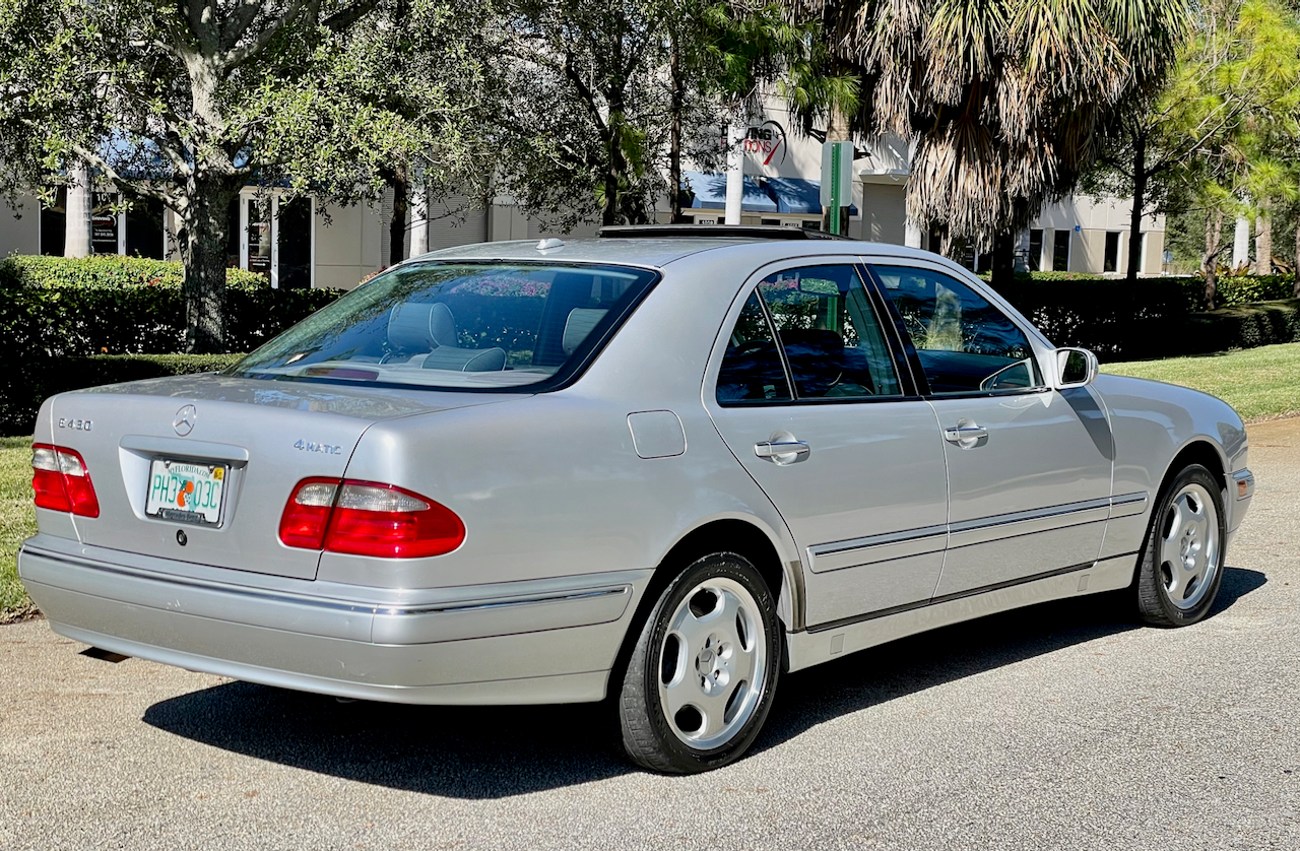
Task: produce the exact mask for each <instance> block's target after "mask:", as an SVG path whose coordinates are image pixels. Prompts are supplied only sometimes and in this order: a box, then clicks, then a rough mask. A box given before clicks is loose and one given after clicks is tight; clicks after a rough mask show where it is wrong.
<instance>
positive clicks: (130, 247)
mask: <svg viewBox="0 0 1300 851" xmlns="http://www.w3.org/2000/svg"><path fill="white" fill-rule="evenodd" d="M164 218H165V213H164V212H163V203H162V202H161V201H159V200H158V199H156V198H137V199H136V200H134V201H132V202H131V208H130V209H129V210H127V211H126V253H127V254H128V255H129V256H131V257H148V258H149V259H151V260H162V259H164V256H165V255H164V254H163V219H164Z"/></svg>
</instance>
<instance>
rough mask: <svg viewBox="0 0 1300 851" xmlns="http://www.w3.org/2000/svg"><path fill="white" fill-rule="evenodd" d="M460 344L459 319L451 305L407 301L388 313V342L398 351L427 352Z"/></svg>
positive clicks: (395, 306)
mask: <svg viewBox="0 0 1300 851" xmlns="http://www.w3.org/2000/svg"><path fill="white" fill-rule="evenodd" d="M455 344H456V320H455V319H454V318H453V317H452V315H451V309H450V308H448V307H447V305H445V304H442V303H441V302H439V303H438V304H419V303H416V302H411V301H404V302H402V303H400V304H396V305H393V309H392V310H391V311H389V313H388V345H390V346H392V347H393V348H394V349H397V350H398V351H404V352H427V351H432V350H433V349H435V348H437V347H438V346H454V345H455Z"/></svg>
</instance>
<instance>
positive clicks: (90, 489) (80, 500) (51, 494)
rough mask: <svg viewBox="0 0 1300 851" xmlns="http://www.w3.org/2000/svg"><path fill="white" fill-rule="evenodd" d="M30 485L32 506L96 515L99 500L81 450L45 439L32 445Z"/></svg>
mask: <svg viewBox="0 0 1300 851" xmlns="http://www.w3.org/2000/svg"><path fill="white" fill-rule="evenodd" d="M32 489H33V490H34V491H36V506H37V507H38V508H48V509H50V510H52V511H67V512H70V513H72V514H76V515H78V516H80V517H98V516H99V500H98V499H97V498H96V497H95V486H94V485H93V484H92V483H91V481H90V471H88V470H87V469H86V461H85V459H83V458H82V457H81V453H79V452H77V451H76V450H74V449H68V448H66V447H63V446H51V445H50V444H48V443H36V444H33V445H32Z"/></svg>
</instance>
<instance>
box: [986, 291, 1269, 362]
mask: <svg viewBox="0 0 1300 851" xmlns="http://www.w3.org/2000/svg"><path fill="white" fill-rule="evenodd" d="M1293 282H1294V278H1293V277H1292V276H1291V275H1266V276H1258V277H1257V276H1233V277H1225V278H1222V279H1220V281H1219V289H1218V302H1219V305H1220V308H1221V309H1223V308H1231V307H1239V306H1242V305H1246V304H1250V303H1254V302H1259V301H1264V300H1286V299H1290V298H1291V295H1292V287H1293V285H1294V283H1293ZM997 290H998V292H1000V293H1001V294H1002V295H1003V296H1004V297H1005V298H1006V299H1007V300H1008V301H1010V302H1011V303H1012V304H1013V305H1015V306H1016V309H1017V310H1019V311H1020V312H1021V313H1023V314H1025V316H1027V317H1029V319H1030V320H1031V321H1033V323H1034V324H1035V325H1037V326H1038V328H1039V329H1040V330H1041V331H1042V332H1043V333H1044V334H1046V335H1047V338H1048V339H1049V340H1051V341H1052V342H1054V343H1056V344H1057V345H1059V346H1084V347H1085V348H1089V349H1092V350H1093V351H1094V352H1096V353H1097V355H1098V356H1100V357H1102V358H1103V359H1106V360H1125V359H1140V358H1147V357H1159V356H1161V355H1164V356H1174V355H1180V354H1192V353H1193V352H1200V351H1206V350H1205V349H1202V348H1201V343H1200V342H1198V341H1197V340H1187V339H1183V338H1181V337H1178V336H1176V335H1174V334H1172V333H1170V329H1172V328H1175V327H1177V328H1179V329H1182V333H1192V332H1195V333H1200V332H1199V330H1198V329H1203V328H1204V327H1206V325H1205V322H1204V321H1202V322H1200V323H1193V324H1191V325H1188V321H1189V318H1190V317H1191V316H1193V315H1194V314H1200V311H1201V306H1202V303H1203V299H1204V295H1205V282H1204V281H1203V280H1201V279H1200V278H1139V279H1138V281H1137V282H1136V283H1133V284H1130V283H1129V282H1127V281H1125V280H1124V279H1122V278H1101V279H1099V278H1072V279H1069V280H1065V279H1060V278H1056V279H1040V278H1038V277H1034V278H1026V277H1020V278H1016V279H1015V280H1014V281H1012V282H1011V283H1009V284H1002V285H1000V286H998V287H997ZM1216 313H1217V311H1216ZM1207 315H1209V314H1207ZM1214 327H1215V328H1216V329H1220V330H1216V331H1214V335H1215V339H1218V340H1221V341H1223V345H1221V346H1220V347H1219V349H1230V348H1233V349H1235V348H1249V347H1250V346H1252V345H1258V344H1254V343H1251V342H1250V341H1249V339H1247V338H1243V339H1239V340H1232V339H1225V338H1224V337H1223V333H1225V332H1224V331H1223V330H1222V329H1224V328H1228V327H1232V326H1231V325H1225V324H1223V323H1222V322H1218V321H1216V324H1215V325H1214ZM1206 333H1208V332H1206Z"/></svg>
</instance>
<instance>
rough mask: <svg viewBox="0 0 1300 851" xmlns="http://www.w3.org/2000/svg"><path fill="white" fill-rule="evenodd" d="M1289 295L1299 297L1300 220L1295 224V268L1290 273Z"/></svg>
mask: <svg viewBox="0 0 1300 851" xmlns="http://www.w3.org/2000/svg"><path fill="white" fill-rule="evenodd" d="M1291 296H1292V298H1300V222H1297V223H1296V226H1295V269H1293V270H1292V273H1291Z"/></svg>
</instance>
